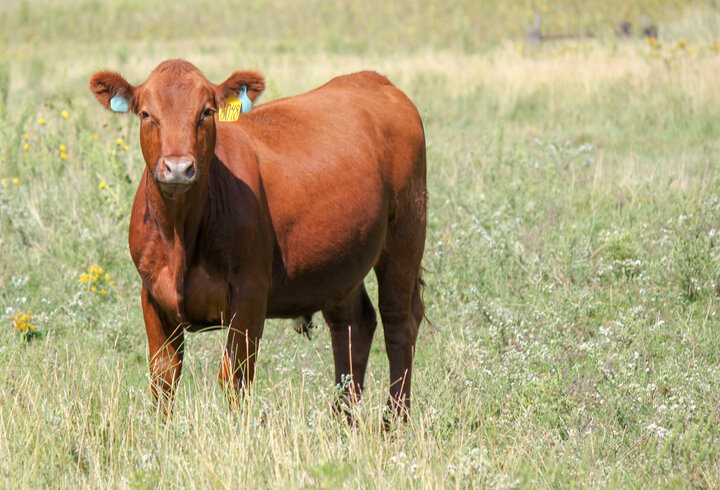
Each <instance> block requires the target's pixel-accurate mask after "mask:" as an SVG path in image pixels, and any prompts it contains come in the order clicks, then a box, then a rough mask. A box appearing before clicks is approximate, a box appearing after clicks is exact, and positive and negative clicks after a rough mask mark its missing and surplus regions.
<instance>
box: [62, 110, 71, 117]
mask: <svg viewBox="0 0 720 490" xmlns="http://www.w3.org/2000/svg"><path fill="white" fill-rule="evenodd" d="M60 115H61V116H62V118H63V119H67V118H69V117H70V114H68V111H66V110H64V109H63V111H62V112H61V113H60Z"/></svg>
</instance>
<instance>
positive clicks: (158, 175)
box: [155, 156, 198, 193]
mask: <svg viewBox="0 0 720 490" xmlns="http://www.w3.org/2000/svg"><path fill="white" fill-rule="evenodd" d="M155 180H156V181H157V183H158V184H160V186H161V187H162V188H163V190H164V191H166V192H172V193H177V192H184V191H186V190H187V189H188V187H189V186H190V185H192V184H194V183H195V182H197V180H198V169H197V160H195V158H194V157H192V156H179V157H178V156H171V157H160V159H159V160H158V163H157V166H156V167H155Z"/></svg>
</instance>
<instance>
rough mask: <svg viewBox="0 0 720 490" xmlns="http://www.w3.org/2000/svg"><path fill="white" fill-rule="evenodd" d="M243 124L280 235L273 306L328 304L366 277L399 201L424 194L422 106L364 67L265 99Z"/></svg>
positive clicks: (278, 311)
mask: <svg viewBox="0 0 720 490" xmlns="http://www.w3.org/2000/svg"><path fill="white" fill-rule="evenodd" d="M222 128H223V126H222V125H220V127H219V128H218V129H219V132H220V130H221V129H222ZM237 128H238V129H241V130H242V131H243V132H244V133H245V134H246V135H247V136H248V138H249V139H250V141H252V144H253V146H254V148H255V151H256V153H257V156H258V161H259V165H260V173H261V177H262V182H263V186H264V190H265V194H266V196H267V200H268V205H269V209H270V214H271V217H272V221H273V227H274V229H275V233H276V241H277V247H278V250H277V253H276V259H275V263H274V266H273V283H272V292H271V297H270V301H269V305H268V313H269V314H270V315H273V316H296V315H298V314H302V313H312V312H313V311H316V310H319V309H322V308H323V307H324V306H325V305H326V304H328V303H329V302H332V301H334V300H336V299H339V298H342V297H343V296H344V295H345V294H346V293H347V292H348V291H349V290H351V289H352V288H354V287H355V286H356V285H357V284H358V283H359V282H360V281H362V279H363V278H364V277H365V275H366V274H367V273H368V271H369V270H370V269H371V268H372V266H373V265H374V264H375V262H376V260H377V258H378V256H379V254H380V253H381V251H382V246H383V243H384V235H385V233H386V231H387V226H388V222H389V220H390V219H391V218H392V216H393V215H394V214H395V213H397V212H398V206H400V207H402V206H403V205H404V203H406V202H410V201H412V199H413V196H412V194H413V193H415V192H418V191H421V192H422V193H424V188H425V153H424V152H425V144H424V133H423V127H422V123H421V120H420V116H419V114H418V112H417V109H416V108H415V106H414V105H413V104H412V102H411V101H410V100H409V99H408V98H407V97H406V96H405V95H404V94H403V93H402V92H401V91H400V90H398V89H397V88H396V87H394V86H393V85H392V84H391V83H390V82H389V81H388V80H387V78H385V77H383V76H382V75H379V74H377V73H375V72H360V73H356V74H353V75H347V76H343V77H338V78H335V79H333V80H331V81H330V82H328V83H327V84H325V85H323V86H322V87H319V88H317V89H315V90H313V91H311V92H308V93H306V94H302V95H299V96H295V97H289V98H284V99H278V100H275V101H271V102H269V103H265V104H262V105H260V106H258V107H256V108H255V109H254V110H253V112H252V113H250V115H249V116H248V117H246V118H241V121H240V122H239V123H238V124H237ZM234 130H235V129H234V128H232V129H231V128H228V131H231V132H232V131H234ZM222 136H223V135H222V133H219V138H218V141H222ZM400 211H401V210H400Z"/></svg>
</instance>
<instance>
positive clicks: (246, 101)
mask: <svg viewBox="0 0 720 490" xmlns="http://www.w3.org/2000/svg"><path fill="white" fill-rule="evenodd" d="M238 100H239V101H240V102H242V109H240V111H241V112H242V113H243V114H247V113H248V112H250V109H252V100H250V98H249V97H248V96H247V85H243V86H242V92H240V93H239V94H238Z"/></svg>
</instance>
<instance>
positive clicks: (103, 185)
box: [98, 180, 107, 191]
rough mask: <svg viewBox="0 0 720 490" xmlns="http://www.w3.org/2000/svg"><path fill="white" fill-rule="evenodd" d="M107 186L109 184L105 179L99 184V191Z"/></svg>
mask: <svg viewBox="0 0 720 490" xmlns="http://www.w3.org/2000/svg"><path fill="white" fill-rule="evenodd" d="M106 187H107V184H106V183H105V181H104V180H103V181H102V182H100V183H99V184H98V190H99V191H101V190H103V189H104V188H106Z"/></svg>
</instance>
